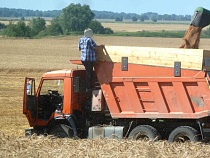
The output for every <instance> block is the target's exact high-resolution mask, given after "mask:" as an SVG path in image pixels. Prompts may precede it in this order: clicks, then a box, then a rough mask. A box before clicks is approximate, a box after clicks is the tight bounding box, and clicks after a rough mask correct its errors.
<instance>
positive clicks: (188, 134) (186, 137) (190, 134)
mask: <svg viewBox="0 0 210 158" xmlns="http://www.w3.org/2000/svg"><path fill="white" fill-rule="evenodd" d="M186 141H191V142H197V141H199V137H198V131H197V130H196V129H194V128H192V127H189V126H180V127H177V128H175V129H174V130H173V131H172V132H171V134H170V135H169V137H168V142H186Z"/></svg>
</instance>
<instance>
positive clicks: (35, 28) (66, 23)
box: [0, 3, 113, 38]
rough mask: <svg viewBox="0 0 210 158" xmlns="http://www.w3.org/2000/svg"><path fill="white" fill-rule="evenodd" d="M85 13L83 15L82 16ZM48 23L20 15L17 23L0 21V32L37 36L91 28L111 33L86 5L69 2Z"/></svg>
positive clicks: (21, 35) (13, 35)
mask: <svg viewBox="0 0 210 158" xmlns="http://www.w3.org/2000/svg"><path fill="white" fill-rule="evenodd" d="M84 15H85V16H84ZM50 22H51V24H50V25H46V21H45V19H44V18H41V17H37V18H32V19H31V20H29V21H26V20H25V18H24V17H22V18H21V19H20V20H19V21H18V22H17V23H14V22H13V21H10V22H9V24H8V25H5V24H3V23H0V30H2V34H3V35H5V36H9V37H29V38H31V37H39V36H41V37H42V36H49V35H50V36H57V35H69V34H82V32H83V31H84V29H86V28H91V29H92V30H93V32H94V33H96V34H112V33H113V31H112V30H111V29H110V28H104V27H103V26H102V25H101V23H100V22H99V21H97V20H94V13H93V12H92V11H91V9H90V7H89V6H88V5H83V6H82V5H81V4H73V3H72V4H70V5H69V6H67V7H66V8H63V9H62V12H61V14H60V15H59V16H56V17H54V18H53V19H52V20H51V21H50Z"/></svg>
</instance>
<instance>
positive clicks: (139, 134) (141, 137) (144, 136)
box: [134, 132, 150, 141]
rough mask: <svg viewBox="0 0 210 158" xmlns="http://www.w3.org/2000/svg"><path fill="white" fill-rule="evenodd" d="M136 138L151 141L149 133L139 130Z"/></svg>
mask: <svg viewBox="0 0 210 158" xmlns="http://www.w3.org/2000/svg"><path fill="white" fill-rule="evenodd" d="M134 139H135V140H144V141H149V140H150V138H149V137H148V135H146V134H144V133H142V132H139V133H137V134H136V135H135V136H134Z"/></svg>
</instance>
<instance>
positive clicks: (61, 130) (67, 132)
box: [49, 124, 73, 138]
mask: <svg viewBox="0 0 210 158" xmlns="http://www.w3.org/2000/svg"><path fill="white" fill-rule="evenodd" d="M49 134H50V135H53V136H55V137H58V138H71V137H73V130H72V128H71V127H69V126H67V125H65V124H60V125H56V126H55V127H53V128H52V129H51V131H50V133H49Z"/></svg>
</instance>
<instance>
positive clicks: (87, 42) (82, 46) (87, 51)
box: [78, 28, 104, 92]
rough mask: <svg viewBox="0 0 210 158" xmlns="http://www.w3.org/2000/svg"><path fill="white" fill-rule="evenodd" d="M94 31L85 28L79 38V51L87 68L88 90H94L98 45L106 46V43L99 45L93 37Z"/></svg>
mask: <svg viewBox="0 0 210 158" xmlns="http://www.w3.org/2000/svg"><path fill="white" fill-rule="evenodd" d="M92 36H93V31H92V30H91V29H89V28H88V29H86V30H84V36H83V37H82V38H80V40H79V44H78V47H79V51H81V61H82V64H83V65H84V66H85V69H86V84H87V85H86V92H92V88H93V87H92V82H93V81H92V80H93V65H94V62H95V61H96V58H97V57H96V52H95V48H96V47H104V45H97V44H96V43H95V42H94V40H93V39H92V38H91V37H92Z"/></svg>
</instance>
